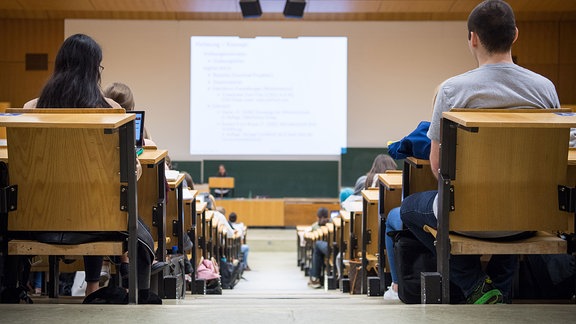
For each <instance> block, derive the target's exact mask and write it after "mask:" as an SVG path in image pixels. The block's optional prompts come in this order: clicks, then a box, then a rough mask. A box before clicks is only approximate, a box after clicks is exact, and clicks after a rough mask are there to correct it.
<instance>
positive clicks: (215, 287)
mask: <svg viewBox="0 0 576 324" xmlns="http://www.w3.org/2000/svg"><path fill="white" fill-rule="evenodd" d="M206 295H222V284H221V283H220V278H216V279H210V280H208V281H206Z"/></svg>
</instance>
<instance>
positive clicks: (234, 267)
mask: <svg viewBox="0 0 576 324" xmlns="http://www.w3.org/2000/svg"><path fill="white" fill-rule="evenodd" d="M220 264H221V266H220V274H221V275H222V277H221V283H222V289H234V286H236V284H237V283H238V282H239V281H240V278H242V272H243V270H244V269H243V265H242V263H240V262H238V261H236V262H228V261H226V259H225V258H222V261H221V262H220Z"/></svg>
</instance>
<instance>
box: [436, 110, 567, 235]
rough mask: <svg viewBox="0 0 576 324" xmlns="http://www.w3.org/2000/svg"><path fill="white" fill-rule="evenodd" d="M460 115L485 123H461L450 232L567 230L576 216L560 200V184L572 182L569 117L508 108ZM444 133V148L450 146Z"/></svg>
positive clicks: (456, 154)
mask: <svg viewBox="0 0 576 324" xmlns="http://www.w3.org/2000/svg"><path fill="white" fill-rule="evenodd" d="M548 111H549V112H557V111H554V110H548ZM541 112H542V111H541ZM449 114H450V113H449ZM460 114H468V115H461V116H464V117H465V118H464V119H466V118H468V119H469V120H473V119H476V120H478V121H480V120H481V122H479V123H477V124H474V123H468V124H467V123H466V122H464V125H462V123H461V122H458V124H460V126H463V127H458V128H457V130H456V138H457V140H456V142H457V145H455V146H454V147H455V154H454V156H455V164H454V166H455V177H454V179H452V185H453V186H454V194H453V201H454V204H453V205H454V210H453V211H451V212H450V215H449V218H450V230H455V231H527V230H547V231H551V230H566V229H567V227H568V226H569V221H570V220H571V219H573V217H574V215H573V214H571V213H567V212H564V211H560V209H559V204H558V185H567V183H566V176H567V165H568V141H569V130H570V126H566V124H564V125H560V123H561V122H563V121H565V120H560V119H561V118H562V117H561V116H560V115H558V114H552V113H549V114H533V113H528V114H526V113H520V114H513V113H511V112H510V111H507V110H499V111H491V112H489V113H485V112H474V111H473V110H468V111H467V112H462V113H460ZM494 114H496V115H500V116H496V117H495V118H493V117H494ZM472 116H473V117H472ZM445 117H446V114H445ZM566 118H571V119H572V120H574V116H571V117H566ZM456 119H458V118H455V119H454V120H456ZM527 120H531V123H529V124H527ZM444 121H445V120H444ZM492 121H493V123H492V124H490V122H492ZM514 121H519V122H518V123H514ZM572 127H573V126H572ZM444 137H447V136H444V135H443V143H442V147H443V148H442V150H445V149H446V150H448V147H449V146H450V145H451V144H450V143H445V138H444ZM453 144H454V143H452V145H453ZM444 156H445V155H442V158H444ZM441 165H442V166H443V165H445V164H444V163H442V162H441ZM445 172H446V170H441V173H442V174H446V173H445Z"/></svg>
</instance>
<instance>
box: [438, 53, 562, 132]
mask: <svg viewBox="0 0 576 324" xmlns="http://www.w3.org/2000/svg"><path fill="white" fill-rule="evenodd" d="M558 107H560V102H559V100H558V95H557V94H556V88H555V87H554V84H553V83H552V82H551V81H550V80H548V79H546V78H545V77H543V76H541V75H540V74H537V73H534V72H532V71H530V70H528V69H525V68H523V67H521V66H518V65H516V64H510V63H499V64H487V65H483V66H481V67H479V68H477V69H474V70H471V71H468V72H466V73H463V74H460V75H457V76H455V77H452V78H450V79H448V80H446V81H444V83H442V85H441V86H440V88H439V89H438V94H437V96H436V102H435V104H434V114H433V115H432V122H431V123H430V129H429V130H428V137H429V138H430V139H432V140H435V141H438V142H439V141H440V120H441V119H442V113H443V112H445V111H449V110H450V109H452V108H472V109H474V108H499V109H511V108H558Z"/></svg>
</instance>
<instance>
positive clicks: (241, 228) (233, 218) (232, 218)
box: [228, 212, 252, 271]
mask: <svg viewBox="0 0 576 324" xmlns="http://www.w3.org/2000/svg"><path fill="white" fill-rule="evenodd" d="M237 220H238V215H236V213H234V212H232V213H230V215H228V221H229V222H230V226H232V228H233V229H234V230H235V231H237V232H238V235H240V236H241V237H242V246H241V247H240V252H241V253H242V266H243V268H244V271H251V270H252V269H250V266H248V252H250V247H248V244H244V242H245V239H246V230H247V227H246V226H245V225H244V223H237Z"/></svg>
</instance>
